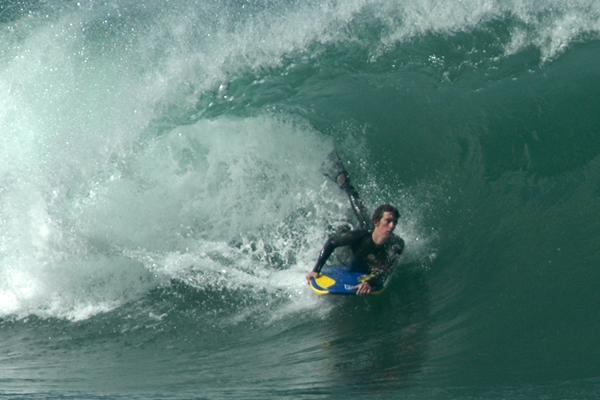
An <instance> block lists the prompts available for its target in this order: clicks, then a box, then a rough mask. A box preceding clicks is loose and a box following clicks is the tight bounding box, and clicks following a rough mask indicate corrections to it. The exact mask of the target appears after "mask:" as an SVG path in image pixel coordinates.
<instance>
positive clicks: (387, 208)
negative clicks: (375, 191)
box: [371, 204, 400, 226]
mask: <svg viewBox="0 0 600 400" xmlns="http://www.w3.org/2000/svg"><path fill="white" fill-rule="evenodd" d="M386 212H389V213H391V214H392V215H393V217H394V220H395V221H396V222H398V218H400V213H399V212H398V209H397V208H396V207H394V206H392V205H391V204H382V205H380V206H379V207H377V208H376V209H375V211H374V212H373V217H372V218H371V221H372V222H373V226H375V225H377V222H379V220H380V219H381V218H382V217H383V214H384V213H386Z"/></svg>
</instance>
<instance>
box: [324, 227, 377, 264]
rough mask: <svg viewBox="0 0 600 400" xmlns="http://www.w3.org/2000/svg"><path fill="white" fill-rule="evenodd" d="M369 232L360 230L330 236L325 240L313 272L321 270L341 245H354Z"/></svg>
mask: <svg viewBox="0 0 600 400" xmlns="http://www.w3.org/2000/svg"><path fill="white" fill-rule="evenodd" d="M366 233H367V232H366V231H362V230H358V231H351V232H348V233H344V234H341V235H333V236H330V237H329V239H327V241H326V242H325V245H324V246H323V248H322V249H321V252H320V253H319V258H317V262H316V263H315V266H314V268H313V272H321V268H323V265H325V262H326V261H327V259H328V258H329V256H330V255H331V253H333V251H334V250H335V249H336V248H338V247H340V246H352V245H353V244H354V243H356V241H358V240H360V239H361V238H362V237H363V236H364V235H365V234H366Z"/></svg>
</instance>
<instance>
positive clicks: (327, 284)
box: [309, 265, 384, 296]
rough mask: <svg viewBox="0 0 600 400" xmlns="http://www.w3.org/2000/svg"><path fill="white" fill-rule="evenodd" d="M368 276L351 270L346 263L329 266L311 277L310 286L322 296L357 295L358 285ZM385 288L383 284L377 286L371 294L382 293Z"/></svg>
mask: <svg viewBox="0 0 600 400" xmlns="http://www.w3.org/2000/svg"><path fill="white" fill-rule="evenodd" d="M366 276H367V275H365V274H363V273H361V272H354V271H351V270H350V268H349V267H347V266H344V265H335V266H327V267H325V268H324V269H323V271H321V274H320V275H319V276H318V277H316V278H311V279H310V282H309V286H310V288H311V290H312V291H313V292H315V293H316V294H318V295H320V296H324V295H347V296H355V295H356V289H357V286H358V285H359V284H360V283H361V282H362V281H363V280H364V279H365V278H366ZM383 289H384V288H383V287H382V286H375V287H373V288H372V290H371V293H370V294H369V295H373V294H380V293H381V292H383Z"/></svg>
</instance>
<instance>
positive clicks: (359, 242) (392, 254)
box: [313, 229, 404, 287]
mask: <svg viewBox="0 0 600 400" xmlns="http://www.w3.org/2000/svg"><path fill="white" fill-rule="evenodd" d="M371 235H372V232H371V231H368V230H364V229H359V230H354V231H350V232H346V233H342V234H338V235H333V236H331V237H329V239H328V240H327V242H326V243H325V246H323V249H322V250H321V253H320V254H319V258H318V259H317V263H316V264H315V267H314V268H313V271H314V272H317V273H318V272H321V268H323V265H325V262H326V261H327V259H328V258H329V256H330V255H331V253H333V250H335V249H336V248H337V247H340V246H349V247H350V249H351V250H352V254H353V257H352V261H351V263H350V269H351V270H353V271H357V272H361V273H364V274H365V275H367V277H366V278H365V280H364V281H365V282H368V283H369V285H371V286H373V287H375V286H377V287H381V286H383V284H384V282H385V280H386V279H387V277H388V276H389V274H390V272H391V270H392V267H393V265H394V263H395V262H396V260H397V259H398V257H399V256H400V254H402V250H404V240H402V239H401V238H399V237H398V236H395V235H392V237H390V239H389V240H388V241H387V242H386V243H385V244H383V245H377V244H375V242H373V238H372V236H371Z"/></svg>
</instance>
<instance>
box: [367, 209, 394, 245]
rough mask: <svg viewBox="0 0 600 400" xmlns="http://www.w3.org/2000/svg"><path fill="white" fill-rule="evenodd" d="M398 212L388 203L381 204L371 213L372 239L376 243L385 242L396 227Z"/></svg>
mask: <svg viewBox="0 0 600 400" xmlns="http://www.w3.org/2000/svg"><path fill="white" fill-rule="evenodd" d="M399 216H400V213H399V212H398V209H397V208H396V207H394V206H392V205H389V204H382V205H380V206H379V207H377V209H375V212H374V213H373V218H372V221H373V235H372V237H373V241H374V242H375V243H376V244H383V243H385V242H386V241H387V240H388V239H389V237H390V236H391V234H392V232H393V231H394V229H395V228H396V224H397V223H398V218H399Z"/></svg>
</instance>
